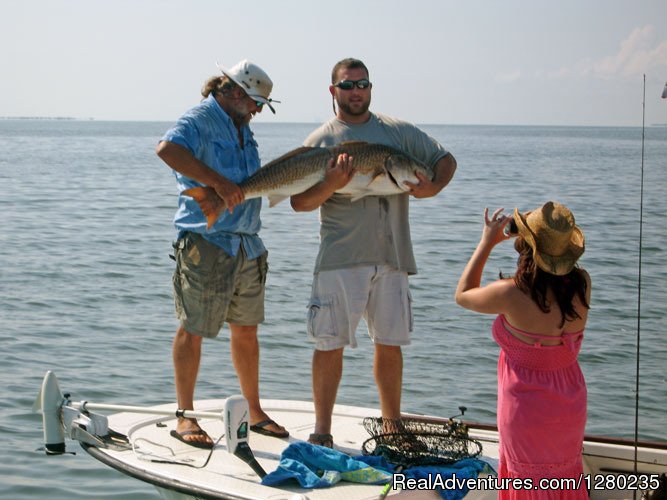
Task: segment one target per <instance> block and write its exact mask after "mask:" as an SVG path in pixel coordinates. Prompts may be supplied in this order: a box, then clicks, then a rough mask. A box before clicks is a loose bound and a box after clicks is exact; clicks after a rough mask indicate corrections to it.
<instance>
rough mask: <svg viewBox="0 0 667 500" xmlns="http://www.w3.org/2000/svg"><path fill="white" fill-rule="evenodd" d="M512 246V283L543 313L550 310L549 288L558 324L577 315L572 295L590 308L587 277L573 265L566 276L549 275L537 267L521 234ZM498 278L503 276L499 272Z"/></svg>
mask: <svg viewBox="0 0 667 500" xmlns="http://www.w3.org/2000/svg"><path fill="white" fill-rule="evenodd" d="M514 248H515V249H516V251H517V252H519V259H518V261H517V269H516V274H515V275H514V283H516V286H517V287H518V288H519V290H521V291H522V292H524V293H526V294H528V295H530V297H531V298H532V299H533V302H535V303H536V304H537V306H538V307H539V308H540V310H541V311H542V312H545V313H548V312H549V311H550V310H551V304H549V301H548V300H547V292H548V290H549V289H551V291H552V292H553V294H554V296H555V297H556V303H557V304H558V308H559V309H560V311H561V322H560V326H561V327H562V326H563V325H564V324H565V321H566V320H573V319H576V318H580V316H579V314H577V311H576V310H575V308H574V305H573V301H574V297H575V296H576V297H577V298H578V299H579V300H580V301H581V303H582V304H583V305H584V307H585V308H586V309H588V308H589V307H590V306H589V304H588V302H586V287H587V284H586V279H585V278H584V275H583V274H582V273H581V272H580V271H579V270H578V269H577V268H576V267H575V268H573V269H572V271H570V272H569V273H568V274H566V275H565V276H556V275H555V274H549V273H547V272H545V271H543V270H542V269H540V268H539V267H537V264H535V260H534V259H533V249H532V248H531V247H530V245H528V243H526V240H525V239H523V238H522V237H521V236H519V237H517V239H516V241H515V242H514ZM500 277H501V278H504V276H503V275H502V273H500Z"/></svg>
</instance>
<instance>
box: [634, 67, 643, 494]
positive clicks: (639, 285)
mask: <svg viewBox="0 0 667 500" xmlns="http://www.w3.org/2000/svg"><path fill="white" fill-rule="evenodd" d="M645 130H646V74H644V92H643V95H642V160H641V181H640V190H639V269H638V274H639V276H638V278H637V352H636V355H635V359H636V366H635V456H634V473H635V476H636V475H637V454H638V450H637V449H638V447H639V352H640V349H639V346H640V339H641V333H640V332H641V304H642V234H643V226H644V133H645ZM632 497H633V498H637V490H635V491H634V492H633V495H632Z"/></svg>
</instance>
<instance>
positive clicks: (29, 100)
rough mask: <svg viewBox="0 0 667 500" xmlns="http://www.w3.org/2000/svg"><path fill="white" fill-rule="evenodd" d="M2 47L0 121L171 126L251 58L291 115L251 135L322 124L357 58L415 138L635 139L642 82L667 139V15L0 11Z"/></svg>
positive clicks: (524, 7)
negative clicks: (438, 131)
mask: <svg viewBox="0 0 667 500" xmlns="http://www.w3.org/2000/svg"><path fill="white" fill-rule="evenodd" d="M250 6H251V7H250ZM0 47H2V49H0V72H1V74H2V78H0V116H35V115H36V116H73V117H77V118H95V119H97V120H165V121H172V120H174V119H176V118H178V116H180V115H181V114H182V112H183V111H185V110H186V109H187V108H188V107H190V106H191V105H193V104H196V103H197V102H198V101H199V98H200V95H199V90H200V88H201V85H202V83H203V82H204V80H205V79H206V78H207V77H209V76H211V75H214V74H216V72H217V69H216V66H215V62H216V60H217V61H219V62H220V63H222V64H223V65H225V66H228V67H229V66H232V65H234V64H235V63H236V62H238V61H239V60H240V59H243V58H248V59H250V60H252V61H254V62H256V63H257V64H259V65H260V66H262V67H263V68H264V69H265V70H266V71H267V72H268V73H269V75H270V76H271V78H272V79H273V81H274V89H273V94H272V97H274V98H276V99H280V100H282V104H279V105H277V106H278V115H276V116H272V115H271V113H270V112H268V110H266V111H265V112H263V113H262V115H261V116H260V117H258V118H256V119H257V120H260V121H263V122H277V121H282V122H320V121H323V120H326V119H328V118H329V117H330V116H332V111H331V99H330V96H329V93H328V89H327V87H328V85H329V78H330V72H331V68H332V66H333V65H334V63H335V62H336V61H338V60H340V59H342V58H344V57H357V58H360V59H362V60H363V61H364V62H365V63H366V65H367V66H368V67H369V69H370V73H371V74H370V76H371V80H372V81H373V85H374V87H373V104H372V106H371V109H373V110H376V111H380V112H384V113H387V114H390V115H394V116H397V117H400V118H403V119H406V120H409V121H412V122H415V123H420V124H426V123H445V124H523V125H533V124H535V125H631V126H632V125H641V105H642V75H643V74H646V93H647V97H646V123H647V124H652V123H667V99H661V98H660V94H661V92H662V89H663V87H664V85H665V82H666V81H667V0H493V1H492V0H466V1H463V0H461V1H453V0H400V1H398V0H377V1H374V0H368V1H365V0H356V1H349V0H332V1H326V2H323V1H319V0H273V1H269V0H236V1H229V0H188V1H185V0H181V1H175V0H107V1H102V0H0Z"/></svg>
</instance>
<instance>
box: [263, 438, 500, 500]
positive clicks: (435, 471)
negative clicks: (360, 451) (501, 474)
mask: <svg viewBox="0 0 667 500" xmlns="http://www.w3.org/2000/svg"><path fill="white" fill-rule="evenodd" d="M395 470H396V467H395V466H394V465H392V464H390V463H389V462H387V460H386V459H385V458H384V457H380V456H373V455H368V456H364V455H360V456H357V457H350V456H349V455H347V454H345V453H342V452H340V451H337V450H332V449H330V448H325V447H323V446H317V445H314V444H310V443H306V442H305V441H295V442H293V443H291V444H290V445H289V446H288V447H287V448H285V450H283V453H282V455H281V459H280V463H279V464H278V468H277V469H276V470H275V471H273V472H271V473H269V474H267V475H266V476H264V478H263V479H262V484H263V485H265V486H273V485H276V484H279V483H282V482H285V481H288V480H290V479H295V480H297V481H298V482H299V485H300V486H301V487H302V488H327V487H329V486H333V485H334V484H336V483H337V482H339V481H341V480H344V481H352V482H358V483H367V484H384V483H387V482H389V481H390V480H391V476H392V474H393V473H394V471H395ZM482 471H486V472H489V471H491V472H493V469H492V468H491V467H490V466H489V464H487V463H486V462H483V461H482V460H478V459H476V458H467V459H465V460H459V461H458V462H455V463H453V464H450V465H446V466H420V467H411V468H409V469H405V470H403V471H402V472H401V474H405V477H406V478H414V479H417V480H419V479H427V478H431V480H432V479H433V477H435V476H436V475H440V476H441V477H442V482H443V483H444V480H446V479H448V478H451V477H452V475H453V474H456V478H457V479H458V480H465V479H468V478H476V477H477V476H478V474H479V473H480V472H482ZM437 491H438V493H439V494H440V496H441V497H442V498H444V499H445V500H458V499H460V498H463V497H464V496H465V495H466V494H467V493H468V489H467V488H465V487H464V488H463V489H460V490H459V489H456V490H444V489H442V488H437Z"/></svg>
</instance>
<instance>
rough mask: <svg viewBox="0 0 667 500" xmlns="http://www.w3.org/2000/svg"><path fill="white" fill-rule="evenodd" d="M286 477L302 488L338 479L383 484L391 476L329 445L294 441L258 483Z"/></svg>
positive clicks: (313, 486) (331, 482)
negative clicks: (327, 446)
mask: <svg viewBox="0 0 667 500" xmlns="http://www.w3.org/2000/svg"><path fill="white" fill-rule="evenodd" d="M289 479H296V480H297V481H298V482H299V484H300V485H301V487H302V488H326V487H329V486H333V485H334V484H336V483H337V482H339V481H340V480H345V481H352V482H356V483H367V484H384V483H386V482H387V481H389V479H391V471H390V470H381V469H379V468H377V467H374V466H370V465H369V464H367V463H365V462H362V461H360V460H356V459H355V458H352V457H351V456H349V455H347V454H345V453H342V452H340V451H337V450H332V449H331V448H325V447H323V446H317V445H314V444H310V443H306V442H305V441H295V442H293V443H291V444H290V445H289V446H288V447H287V448H285V449H284V450H283V452H282V455H281V456H280V463H279V464H278V468H277V469H276V470H275V471H273V472H271V473H269V474H267V475H266V476H264V478H263V479H262V484H263V485H265V486H273V485H275V484H279V483H282V482H284V481H287V480H289Z"/></svg>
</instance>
